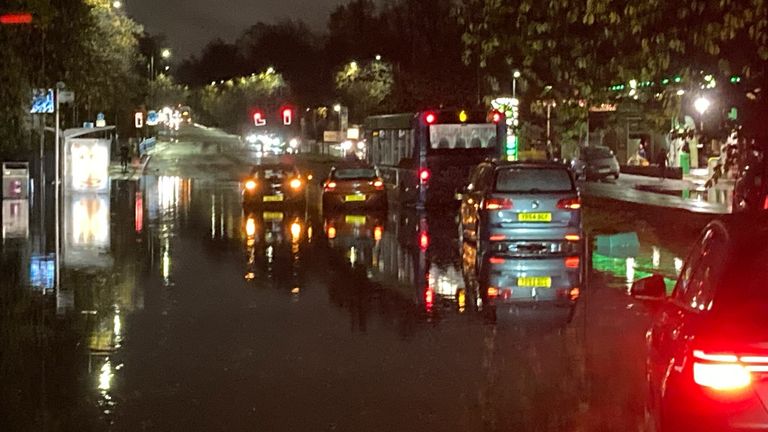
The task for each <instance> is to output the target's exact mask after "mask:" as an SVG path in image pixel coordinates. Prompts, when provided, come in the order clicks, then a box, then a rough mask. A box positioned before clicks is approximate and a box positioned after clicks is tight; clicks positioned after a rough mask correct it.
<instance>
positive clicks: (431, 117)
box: [424, 112, 437, 125]
mask: <svg viewBox="0 0 768 432" xmlns="http://www.w3.org/2000/svg"><path fill="white" fill-rule="evenodd" d="M436 120H437V116H436V115H435V113H432V112H428V113H426V114H424V122H425V123H426V124H428V125H431V124H433V123H434V122H435V121H436Z"/></svg>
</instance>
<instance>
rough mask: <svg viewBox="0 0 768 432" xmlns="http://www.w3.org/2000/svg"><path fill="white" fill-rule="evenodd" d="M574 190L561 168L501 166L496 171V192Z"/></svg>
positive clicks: (565, 171)
mask: <svg viewBox="0 0 768 432" xmlns="http://www.w3.org/2000/svg"><path fill="white" fill-rule="evenodd" d="M573 190H575V187H574V184H573V180H572V179H571V175H570V174H569V173H568V170H566V169H563V168H523V167H509V168H502V169H500V170H498V171H497V173H496V192H511V193H537V192H549V193H551V192H571V191H573Z"/></svg>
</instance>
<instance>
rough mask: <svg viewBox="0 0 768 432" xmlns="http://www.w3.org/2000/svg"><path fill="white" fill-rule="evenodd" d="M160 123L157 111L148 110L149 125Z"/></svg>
mask: <svg viewBox="0 0 768 432" xmlns="http://www.w3.org/2000/svg"><path fill="white" fill-rule="evenodd" d="M158 123H160V116H159V115H158V114H157V111H148V112H147V126H154V125H156V124H158Z"/></svg>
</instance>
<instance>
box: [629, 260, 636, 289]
mask: <svg viewBox="0 0 768 432" xmlns="http://www.w3.org/2000/svg"><path fill="white" fill-rule="evenodd" d="M634 282H635V259H634V258H633V257H629V258H627V285H632V284H633V283H634Z"/></svg>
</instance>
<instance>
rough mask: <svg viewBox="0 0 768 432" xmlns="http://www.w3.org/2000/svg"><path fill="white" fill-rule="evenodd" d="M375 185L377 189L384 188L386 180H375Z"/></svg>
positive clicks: (373, 183)
mask: <svg viewBox="0 0 768 432" xmlns="http://www.w3.org/2000/svg"><path fill="white" fill-rule="evenodd" d="M371 184H372V185H373V187H375V188H376V189H377V190H382V189H384V182H383V181H381V180H374V181H373V182H372V183H371Z"/></svg>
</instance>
